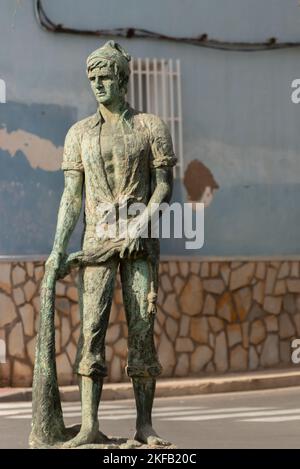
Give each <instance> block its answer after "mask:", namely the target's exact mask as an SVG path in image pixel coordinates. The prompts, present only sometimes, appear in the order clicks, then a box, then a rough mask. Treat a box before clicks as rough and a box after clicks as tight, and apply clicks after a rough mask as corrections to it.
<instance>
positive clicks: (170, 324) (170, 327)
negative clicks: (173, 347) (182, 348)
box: [165, 317, 178, 342]
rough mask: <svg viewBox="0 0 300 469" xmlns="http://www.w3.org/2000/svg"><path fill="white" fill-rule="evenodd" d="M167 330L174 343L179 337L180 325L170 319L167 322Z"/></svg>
mask: <svg viewBox="0 0 300 469" xmlns="http://www.w3.org/2000/svg"><path fill="white" fill-rule="evenodd" d="M165 328H166V332H167V334H168V336H169V338H170V339H171V340H172V342H174V341H175V339H176V337H177V335H178V323H177V322H176V321H175V320H174V319H172V318H171V317H169V318H168V319H167V320H166V324H165Z"/></svg>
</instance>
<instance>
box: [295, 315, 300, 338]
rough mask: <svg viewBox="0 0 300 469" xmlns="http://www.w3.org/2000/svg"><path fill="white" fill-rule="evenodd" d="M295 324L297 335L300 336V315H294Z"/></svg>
mask: <svg viewBox="0 0 300 469" xmlns="http://www.w3.org/2000/svg"><path fill="white" fill-rule="evenodd" d="M294 323H295V326H296V331H297V335H298V336H299V335H300V313H297V314H295V315H294Z"/></svg>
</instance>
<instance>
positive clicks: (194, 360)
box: [191, 345, 213, 373]
mask: <svg viewBox="0 0 300 469" xmlns="http://www.w3.org/2000/svg"><path fill="white" fill-rule="evenodd" d="M212 357H213V352H212V350H211V349H210V348H209V347H207V346H206V345H199V346H198V347H197V348H196V349H195V351H194V352H193V353H192V355H191V371H192V373H198V372H199V371H202V370H203V369H204V367H205V366H206V365H207V364H208V363H209V362H210V360H211V359H212Z"/></svg>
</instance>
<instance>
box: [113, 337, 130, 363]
mask: <svg viewBox="0 0 300 469" xmlns="http://www.w3.org/2000/svg"><path fill="white" fill-rule="evenodd" d="M114 351H115V353H116V354H117V355H119V357H121V358H126V357H127V340H126V339H124V337H121V338H120V339H119V340H117V342H116V343H115V344H114Z"/></svg>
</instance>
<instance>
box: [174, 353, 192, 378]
mask: <svg viewBox="0 0 300 469" xmlns="http://www.w3.org/2000/svg"><path fill="white" fill-rule="evenodd" d="M188 374H189V355H188V354H187V353H181V354H180V355H179V357H178V360H177V365H176V368H175V376H184V377H186V376H188Z"/></svg>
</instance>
